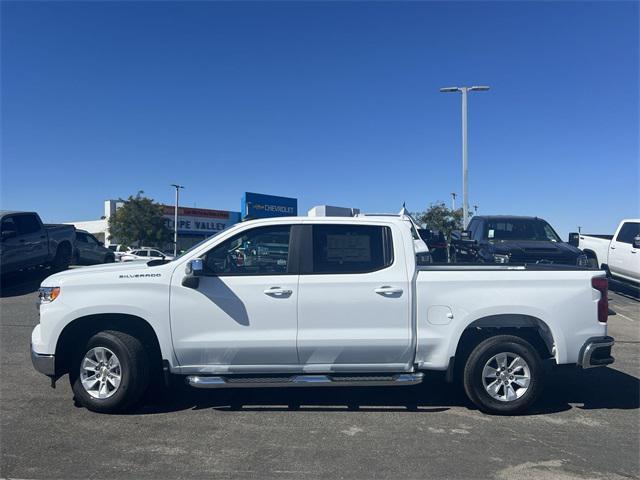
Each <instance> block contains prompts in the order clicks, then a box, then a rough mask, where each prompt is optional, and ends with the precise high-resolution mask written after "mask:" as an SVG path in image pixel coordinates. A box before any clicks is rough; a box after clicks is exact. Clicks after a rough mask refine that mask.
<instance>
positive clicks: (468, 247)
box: [450, 215, 587, 267]
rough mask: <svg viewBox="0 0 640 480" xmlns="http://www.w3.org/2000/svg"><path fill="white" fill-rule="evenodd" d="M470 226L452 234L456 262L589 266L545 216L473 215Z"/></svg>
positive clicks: (583, 255)
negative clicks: (543, 217)
mask: <svg viewBox="0 0 640 480" xmlns="http://www.w3.org/2000/svg"><path fill="white" fill-rule="evenodd" d="M467 228H468V229H467V230H464V231H462V232H454V233H453V234H452V236H451V237H452V239H451V246H452V247H453V248H452V251H451V254H450V256H451V258H452V261H453V262H454V263H455V262H471V263H509V264H521V265H522V264H529V263H534V264H554V265H577V266H581V267H585V266H587V257H586V255H585V254H584V253H582V252H581V251H580V250H579V249H578V248H576V247H575V246H573V245H570V244H569V243H565V242H563V241H562V240H561V239H560V237H559V236H558V234H557V233H556V232H555V230H554V229H553V228H552V227H551V225H549V223H548V222H546V221H545V220H543V219H542V218H538V217H519V216H513V215H491V216H480V215H478V216H474V217H472V218H471V221H470V222H469V226H468V227H467Z"/></svg>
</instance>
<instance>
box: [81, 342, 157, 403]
mask: <svg viewBox="0 0 640 480" xmlns="http://www.w3.org/2000/svg"><path fill="white" fill-rule="evenodd" d="M95 347H103V348H107V349H108V350H110V351H111V352H113V353H114V354H115V355H116V357H117V359H118V360H119V363H120V377H121V380H120V384H119V386H118V387H117V389H115V392H114V393H113V394H111V396H109V397H107V398H95V397H93V396H92V395H91V394H90V393H89V392H88V391H87V390H86V389H85V387H84V386H83V384H82V380H81V378H80V367H81V362H82V360H83V358H84V356H85V354H87V353H88V352H89V351H90V350H91V349H93V348H95ZM149 376H150V375H149V358H148V355H147V352H146V351H145V349H144V347H143V345H142V343H141V342H140V340H138V339H137V338H136V337H133V336H131V335H129V334H127V333H124V332H119V331H115V330H105V331H103V332H99V333H96V334H95V335H93V336H92V337H91V338H90V339H89V340H88V341H87V342H86V343H85V344H84V345H83V347H82V348H80V349H78V352H77V354H76V355H75V357H74V361H73V362H72V364H71V369H70V372H69V381H70V382H71V388H72V390H73V393H74V395H75V397H74V399H75V401H76V402H77V403H78V404H80V405H82V406H83V407H86V408H87V409H89V410H92V411H94V412H100V413H117V412H123V411H126V410H128V409H130V408H131V407H133V406H134V405H135V404H136V403H137V402H138V401H139V400H140V399H141V398H142V396H143V394H144V393H145V391H146V390H147V387H148V385H149Z"/></svg>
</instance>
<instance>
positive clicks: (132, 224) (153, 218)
mask: <svg viewBox="0 0 640 480" xmlns="http://www.w3.org/2000/svg"><path fill="white" fill-rule="evenodd" d="M143 193H144V192H143V191H139V192H138V194H137V195H136V196H135V197H134V196H133V195H132V196H130V197H129V198H128V199H127V200H123V202H124V204H123V205H122V206H121V207H120V208H118V209H117V210H116V211H115V213H114V214H113V215H111V216H110V217H109V233H110V235H109V240H111V239H114V238H115V239H117V240H118V242H120V243H123V244H125V245H134V244H137V245H138V246H142V245H149V246H154V247H161V246H162V245H163V244H165V243H168V242H171V241H172V237H171V230H169V229H168V228H167V226H166V225H165V223H164V216H163V214H164V210H163V206H162V205H160V204H159V203H155V202H154V201H153V200H152V199H150V198H147V197H144V196H143V195H142V194H143Z"/></svg>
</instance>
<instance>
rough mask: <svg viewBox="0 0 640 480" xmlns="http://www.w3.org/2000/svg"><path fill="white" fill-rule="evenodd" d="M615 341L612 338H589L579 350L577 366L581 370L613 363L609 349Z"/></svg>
mask: <svg viewBox="0 0 640 480" xmlns="http://www.w3.org/2000/svg"><path fill="white" fill-rule="evenodd" d="M614 343H615V340H614V339H613V337H608V336H607V337H591V338H590V339H588V340H587V341H586V342H585V343H584V345H583V346H582V348H581V349H580V355H579V357H578V365H579V366H581V367H582V368H593V367H604V366H605V365H610V364H612V363H613V362H614V358H613V357H612V356H611V348H612V347H613V344H614Z"/></svg>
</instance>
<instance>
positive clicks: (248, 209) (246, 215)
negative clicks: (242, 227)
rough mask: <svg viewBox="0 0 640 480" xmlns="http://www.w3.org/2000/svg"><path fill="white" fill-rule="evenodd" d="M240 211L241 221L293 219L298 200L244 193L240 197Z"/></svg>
mask: <svg viewBox="0 0 640 480" xmlns="http://www.w3.org/2000/svg"><path fill="white" fill-rule="evenodd" d="M241 210H242V219H243V220H249V219H252V218H269V217H295V216H296V215H297V214H298V199H297V198H289V197H276V196H275V195H264V194H262V193H251V192H245V194H244V196H243V197H242V205H241Z"/></svg>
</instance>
